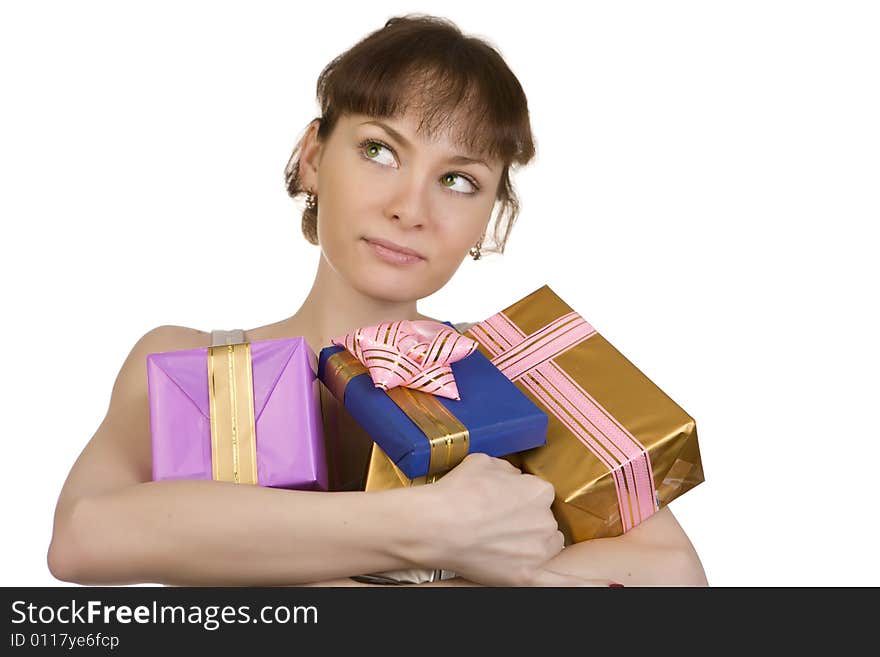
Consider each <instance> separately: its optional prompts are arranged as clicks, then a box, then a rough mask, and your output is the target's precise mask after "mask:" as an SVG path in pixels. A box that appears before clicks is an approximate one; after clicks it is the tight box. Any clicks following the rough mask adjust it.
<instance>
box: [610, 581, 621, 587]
mask: <svg viewBox="0 0 880 657" xmlns="http://www.w3.org/2000/svg"><path fill="white" fill-rule="evenodd" d="M608 586H614V587H619V586H623V584H618V583H617V582H611V584H609V585H608Z"/></svg>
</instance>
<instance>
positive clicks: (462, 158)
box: [361, 121, 492, 171]
mask: <svg viewBox="0 0 880 657" xmlns="http://www.w3.org/2000/svg"><path fill="white" fill-rule="evenodd" d="M361 125H375V126H378V127H380V128H382V129H383V130H384V131H385V132H387V133H388V134H389V135H391V136H392V137H394V139H396V140H397V141H399V142H400V143H401V144H403V145H404V146H406V147H407V148H411V147H412V144H410V142H409V140H408V139H407V138H406V137H404V136H403V135H402V134H400V133H399V132H397V130H395V129H394V128H392V127H391V126H390V125H388V124H387V123H382V122H381V121H364V122H363V123H361ZM447 161H448V162H451V163H453V164H482V165H483V166H484V167H486V168H487V169H489V171H491V170H492V167H490V166H489V165H488V164H486V162H485V161H484V160H480V159H477V158H473V157H467V156H466V155H454V156H452V157H450V158H449V159H448V160H447Z"/></svg>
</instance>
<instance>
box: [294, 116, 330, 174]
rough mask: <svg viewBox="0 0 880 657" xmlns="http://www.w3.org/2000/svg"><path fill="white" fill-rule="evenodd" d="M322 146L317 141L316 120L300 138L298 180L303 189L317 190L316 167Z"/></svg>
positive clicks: (319, 159) (319, 161)
mask: <svg viewBox="0 0 880 657" xmlns="http://www.w3.org/2000/svg"><path fill="white" fill-rule="evenodd" d="M323 150H324V144H322V143H321V142H320V141H318V119H315V120H314V121H312V122H311V123H310V124H309V127H308V128H307V129H306V132H305V134H304V135H303V138H302V148H301V149H300V157H299V179H300V183H301V184H302V187H303V189H314V190H317V189H318V167H319V165H320V163H321V154H322V153H323Z"/></svg>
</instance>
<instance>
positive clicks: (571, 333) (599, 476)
mask: <svg viewBox="0 0 880 657" xmlns="http://www.w3.org/2000/svg"><path fill="white" fill-rule="evenodd" d="M464 335H467V336H468V337H471V338H473V339H475V340H477V342H478V343H479V344H480V346H479V351H480V352H481V353H483V354H484V355H485V356H486V357H487V358H488V359H490V360H491V361H492V362H493V363H494V364H495V365H496V366H498V367H499V369H500V370H501V371H502V372H503V373H505V375H507V376H508V377H510V378H511V379H512V380H513V381H514V383H515V384H516V385H517V387H519V388H520V389H521V390H522V391H523V392H524V393H525V394H526V395H527V396H528V397H529V399H531V400H532V401H533V402H535V404H536V405H537V406H538V407H539V408H541V409H542V410H543V411H544V412H545V413H546V414H547V415H548V417H549V425H548V428H547V443H546V445H544V446H542V447H538V448H535V449H530V450H526V451H522V452H520V453H517V454H511V455H509V456H508V457H507V459H508V460H509V461H510V462H511V463H513V464H514V465H516V466H517V467H519V468H521V469H522V471H523V472H526V473H530V474H534V475H536V476H539V477H541V478H542V479H544V480H545V481H549V482H550V483H552V484H553V485H554V488H555V489H556V500H555V501H554V503H553V507H552V511H553V514H554V516H555V517H556V520H557V522H558V524H559V528H560V530H561V531H562V533H563V534H564V535H565V541H566V545H571V544H572V543H579V542H581V541H586V540H589V539H593V538H603V537H609V536H617V535H620V534H622V533H624V532H626V531H628V530H629V529H631V528H633V527H635V526H637V525H639V524H640V523H641V522H644V520H646V519H647V518H648V517H650V516H651V515H653V514H654V513H655V512H656V511H657V510H659V509H660V508H662V507H663V506H666V505H667V504H669V502H671V501H672V500H674V499H675V498H677V497H678V496H680V495H682V494H683V493H685V492H687V491H688V490H690V489H691V488H693V487H694V486H696V485H698V484H700V483H701V482H703V480H704V477H703V466H702V462H701V459H700V450H699V444H698V441H697V430H696V423H695V421H694V420H693V418H691V417H690V416H689V415H688V414H687V413H686V412H685V411H684V410H682V408H681V407H679V406H678V405H677V404H676V403H675V402H674V401H673V400H672V399H670V398H669V397H668V396H667V395H666V394H665V393H664V392H663V391H662V390H660V388H658V387H657V386H656V385H655V384H654V383H653V382H652V381H651V380H650V379H648V378H647V377H646V376H645V375H644V374H643V373H642V372H641V371H640V370H638V369H637V368H636V367H635V366H634V365H633V364H632V363H631V362H630V361H629V360H627V359H626V358H625V357H624V356H623V355H622V354H621V353H620V352H619V351H617V349H615V348H614V347H613V346H612V345H611V344H610V343H609V342H608V341H607V340H606V339H605V338H603V337H602V336H601V335H600V334H599V333H597V332H596V331H595V329H594V328H593V327H592V326H590V325H589V324H588V323H587V322H586V321H585V320H584V319H583V318H582V317H581V316H580V315H578V314H577V313H575V312H574V311H573V310H572V309H571V307H570V306H568V305H567V304H566V303H565V302H564V301H563V300H562V299H560V298H559V297H558V296H557V295H556V294H555V293H554V292H553V291H552V290H551V289H550V288H549V287H547V286H544V287H542V288H540V289H539V290H536V291H535V292H533V293H532V294H530V295H528V296H527V297H525V298H523V299H522V300H520V301H518V302H517V303H515V304H513V305H512V306H510V307H509V308H506V309H505V310H503V311H501V312H500V313H497V314H496V315H493V316H492V317H490V318H489V319H487V320H486V321H484V322H480V323H478V324H476V325H474V326H472V327H471V328H470V329H469V330H467V331H465V332H464ZM434 480H436V477H435V478H432V479H431V480H427V479H425V478H424V477H422V478H419V479H412V478H408V477H406V475H405V474H404V473H402V472H401V471H400V470H399V469H397V468H395V467H394V464H393V463H391V462H389V459H388V457H387V456H386V455H385V454H383V453H382V450H381V449H378V448H377V447H376V446H373V448H372V452H371V455H370V462H369V465H368V468H367V473H366V476H365V486H364V487H365V490H387V489H390V488H399V487H401V486H411V485H419V484H423V483H430V481H434Z"/></svg>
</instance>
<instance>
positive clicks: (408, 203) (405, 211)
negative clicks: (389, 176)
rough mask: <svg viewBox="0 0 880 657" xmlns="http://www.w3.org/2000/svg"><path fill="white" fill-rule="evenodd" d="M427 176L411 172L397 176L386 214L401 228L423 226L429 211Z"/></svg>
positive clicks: (428, 182) (428, 183)
mask: <svg viewBox="0 0 880 657" xmlns="http://www.w3.org/2000/svg"><path fill="white" fill-rule="evenodd" d="M426 178H427V176H424V175H419V174H418V173H415V172H412V173H409V174H402V175H400V176H399V177H398V180H397V181H396V185H395V187H394V191H393V194H392V195H391V199H390V200H389V202H388V206H387V210H386V214H387V216H388V217H389V218H390V219H391V220H392V221H396V222H399V224H400V226H401V228H423V227H424V226H425V225H426V224H427V222H428V215H429V213H430V211H431V208H430V200H429V198H428V194H429V191H430V187H429V185H430V181H428V180H426Z"/></svg>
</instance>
